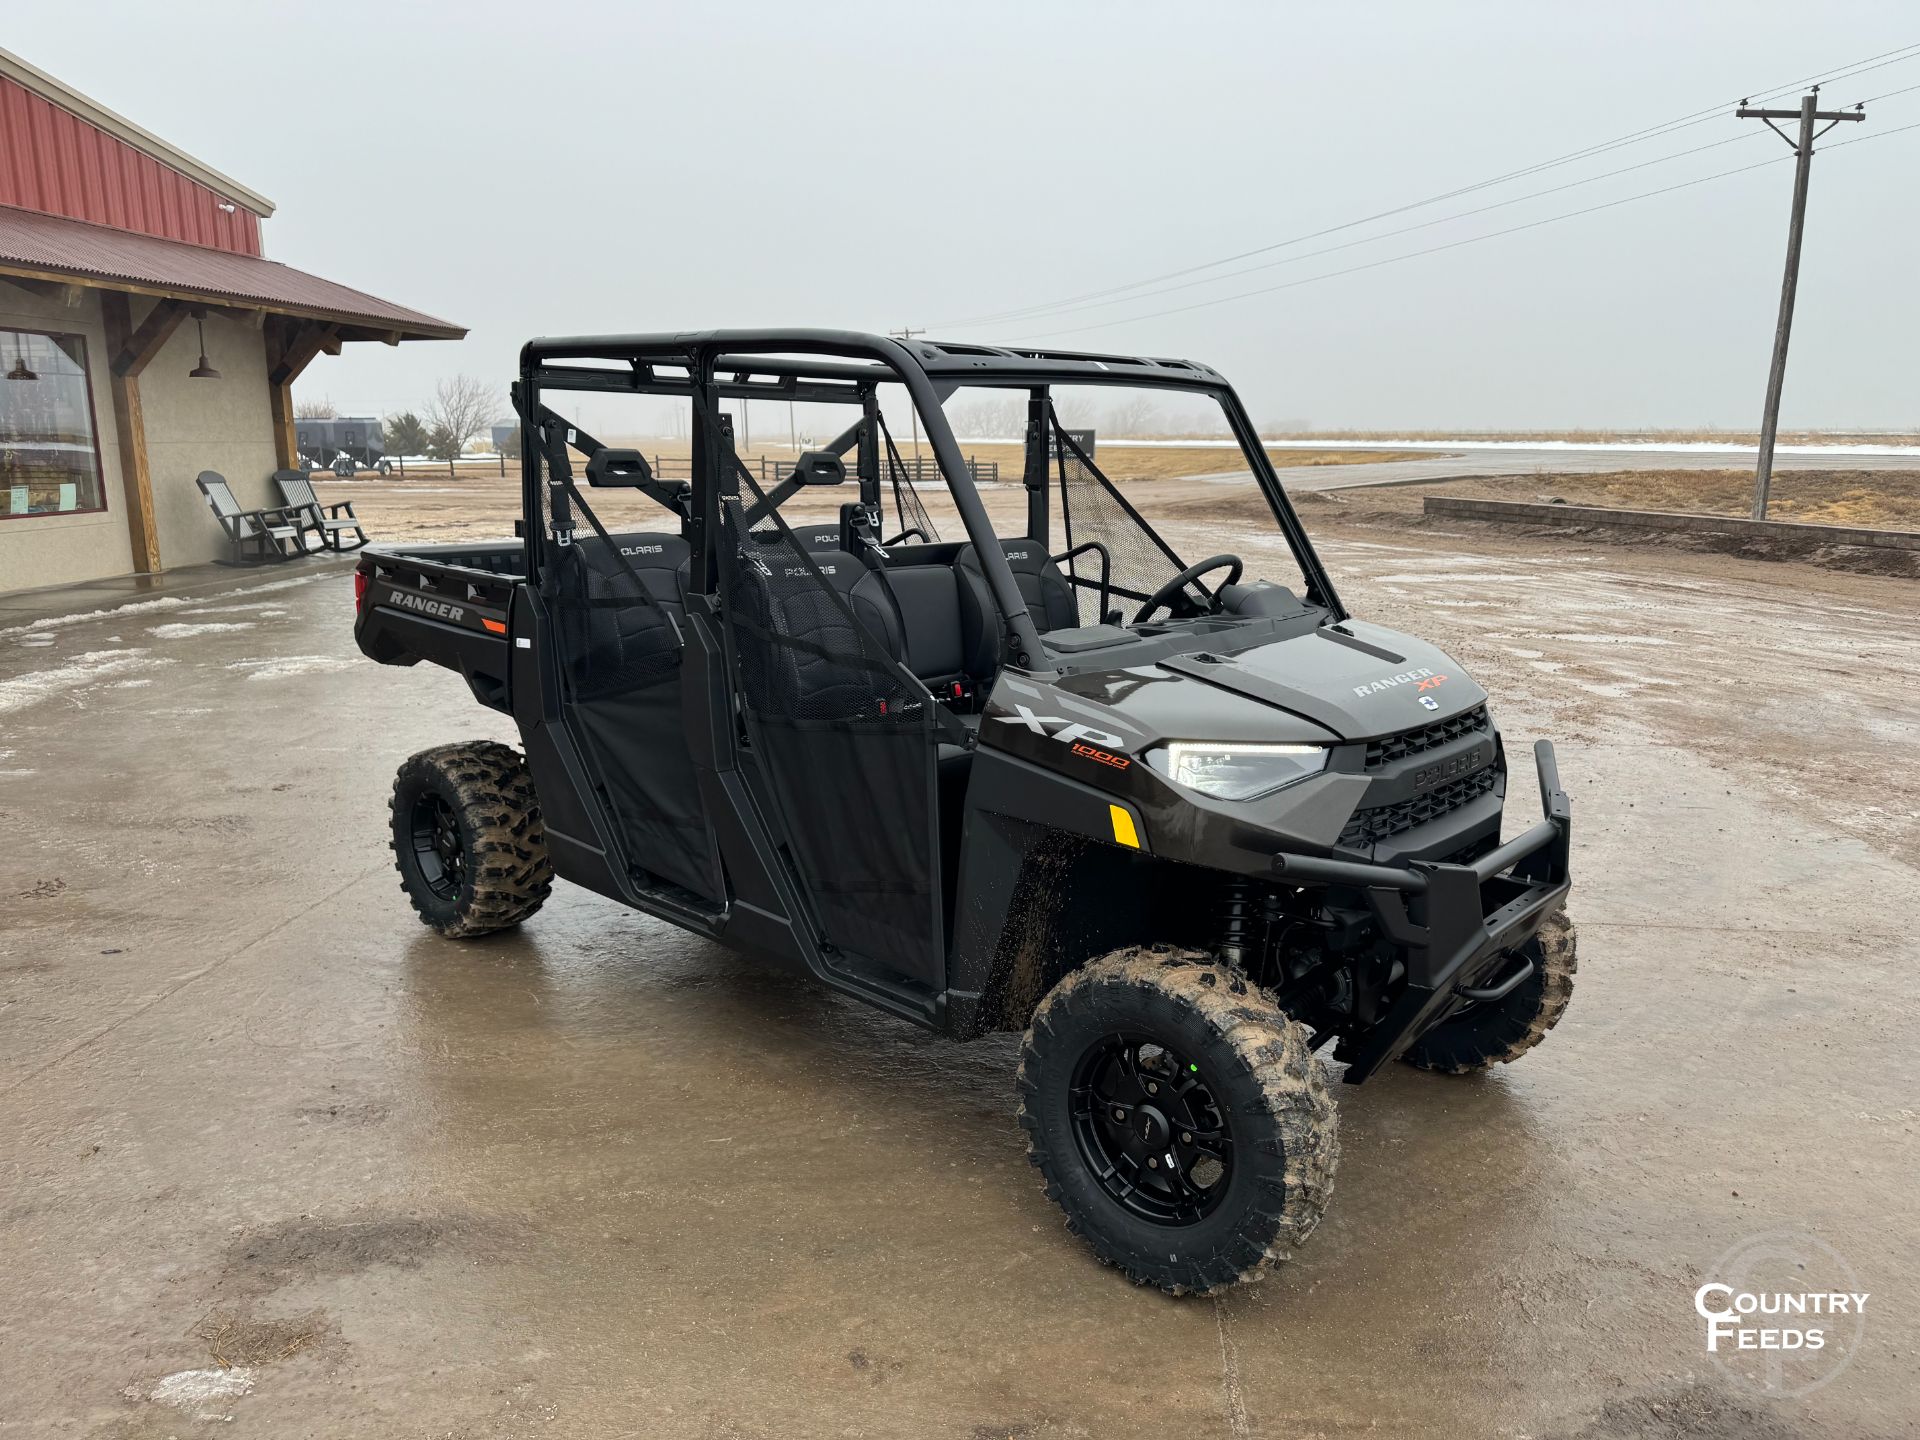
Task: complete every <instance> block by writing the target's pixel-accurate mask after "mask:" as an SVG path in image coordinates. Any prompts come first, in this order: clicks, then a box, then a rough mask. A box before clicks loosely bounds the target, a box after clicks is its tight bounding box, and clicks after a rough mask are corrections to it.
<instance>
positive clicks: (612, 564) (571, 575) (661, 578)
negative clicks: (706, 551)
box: [559, 531, 691, 695]
mask: <svg viewBox="0 0 1920 1440" xmlns="http://www.w3.org/2000/svg"><path fill="white" fill-rule="evenodd" d="M608 540H611V541H612V542H613V546H614V548H615V549H616V550H618V552H619V555H620V559H619V560H616V559H614V558H613V556H612V555H611V554H610V553H609V551H608V548H607V541H606V540H602V539H601V538H600V537H599V536H598V535H589V536H587V537H586V538H585V539H576V540H575V541H574V543H573V544H572V545H570V546H568V547H567V550H566V551H563V552H562V555H563V557H564V558H562V559H561V560H560V562H559V564H560V568H561V575H562V582H561V583H562V586H563V589H564V592H565V593H571V594H575V595H578V594H581V593H582V591H584V594H585V597H586V598H587V599H591V600H611V599H627V600H630V599H632V598H633V579H632V577H631V576H629V575H628V574H627V572H626V570H625V569H623V568H622V567H621V564H620V560H624V561H626V563H627V564H628V565H630V566H632V567H633V569H634V571H635V572H636V573H637V574H638V575H639V577H640V583H641V584H642V585H644V586H645V587H646V591H647V594H648V596H649V597H650V598H651V599H652V600H653V601H654V602H655V603H654V605H652V606H646V605H633V606H594V607H590V608H587V609H583V610H579V611H576V612H574V613H575V616H576V617H577V618H576V619H575V620H574V621H573V623H575V624H577V625H579V626H580V627H581V631H584V634H585V637H586V643H585V645H584V647H581V648H579V649H578V650H575V647H573V646H572V645H569V647H568V648H569V650H574V653H575V660H574V664H575V678H576V683H578V684H579V685H580V687H581V692H582V694H583V695H587V694H608V693H611V692H613V691H617V690H621V689H625V688H628V687H629V686H630V685H631V684H633V683H636V682H637V681H638V680H639V679H641V678H642V677H643V676H644V675H646V674H649V673H657V670H658V665H659V660H660V656H661V654H662V652H663V651H665V650H667V649H672V650H675V651H677V650H678V649H679V647H680V634H681V632H683V631H684V630H685V628H686V615H687V610H686V599H685V595H684V593H683V591H682V586H683V585H684V583H685V573H686V565H687V560H688V556H689V554H690V553H691V551H690V550H689V548H688V546H687V542H686V541H685V540H683V539H681V538H680V537H679V536H678V535H670V534H667V533H664V532H654V531H628V532H626V533H623V534H613V535H610V536H608ZM666 617H671V619H672V623H671V624H668V623H664V622H665V618H666ZM581 631H576V632H575V633H576V634H579V633H581Z"/></svg>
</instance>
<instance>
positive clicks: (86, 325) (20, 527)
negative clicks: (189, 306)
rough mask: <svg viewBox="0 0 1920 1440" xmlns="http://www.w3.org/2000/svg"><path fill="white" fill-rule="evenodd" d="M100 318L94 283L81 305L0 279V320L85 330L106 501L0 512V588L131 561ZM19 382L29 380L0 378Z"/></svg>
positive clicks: (82, 576)
mask: <svg viewBox="0 0 1920 1440" xmlns="http://www.w3.org/2000/svg"><path fill="white" fill-rule="evenodd" d="M104 323H105V322H104V321H103V319H102V317H101V310H100V292H98V291H96V290H88V291H84V292H82V295H81V301H80V304H78V305H76V306H68V305H67V304H65V303H64V302H63V301H61V300H60V299H58V298H56V297H52V296H39V295H32V294H29V293H28V292H27V291H25V290H22V289H19V288H18V287H17V286H13V285H7V284H4V283H0V327H18V328H20V329H23V330H48V331H56V332H59V333H63V334H69V335H82V336H85V337H86V342H87V376H88V379H89V381H90V383H91V385H92V388H93V421H94V428H95V430H96V431H97V432H98V437H99V443H100V464H101V481H102V486H103V493H104V495H105V497H106V502H107V508H106V509H105V510H103V511H97V512H94V513H91V514H80V515H22V516H7V517H4V518H0V590H24V589H27V588H29V587H31V586H35V585H59V584H65V583H68V582H71V581H75V580H97V579H99V578H101V577H102V576H105V575H125V574H126V573H128V571H130V570H131V569H132V568H133V550H132V546H131V545H130V544H129V542H128V539H127V504H126V494H125V492H124V491H123V490H122V488H121V484H120V447H119V444H118V443H117V441H116V439H115V436H114V426H113V396H112V394H111V393H110V392H109V390H108V386H107V361H108V356H107V341H106V335H105V331H104ZM264 353H265V351H264V347H263V349H262V354H263V356H264ZM189 367H191V362H189ZM24 383H29V382H24V381H9V380H5V379H0V385H7V384H24ZM264 403H265V400H264V390H263V399H262V404H263V405H264Z"/></svg>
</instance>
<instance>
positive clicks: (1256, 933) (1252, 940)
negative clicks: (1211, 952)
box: [1220, 875, 1262, 975]
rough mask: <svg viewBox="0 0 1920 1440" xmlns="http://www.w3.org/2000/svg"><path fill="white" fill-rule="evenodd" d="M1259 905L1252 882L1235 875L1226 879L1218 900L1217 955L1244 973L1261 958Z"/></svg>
mask: <svg viewBox="0 0 1920 1440" xmlns="http://www.w3.org/2000/svg"><path fill="white" fill-rule="evenodd" d="M1260 920H1261V908H1260V900H1259V897H1258V896H1256V895H1255V894H1254V890H1253V882H1252V881H1250V880H1248V879H1246V878H1245V877H1244V876H1240V875H1235V876H1233V877H1232V878H1231V879H1229V880H1228V881H1227V882H1226V885H1225V887H1224V889H1223V890H1222V892H1221V900H1220V958H1221V959H1222V960H1224V961H1226V963H1227V964H1229V965H1231V966H1232V967H1233V968H1234V969H1236V970H1238V971H1240V972H1241V973H1242V974H1243V975H1250V974H1252V973H1253V969H1254V967H1255V966H1256V965H1257V964H1258V963H1259V961H1260V959H1261V955H1260V948H1261V940H1262V936H1261V934H1260Z"/></svg>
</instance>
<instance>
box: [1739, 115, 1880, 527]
mask: <svg viewBox="0 0 1920 1440" xmlns="http://www.w3.org/2000/svg"><path fill="white" fill-rule="evenodd" d="M1819 104H1820V87H1819V86H1818V85H1816V86H1814V87H1813V89H1812V90H1810V91H1808V92H1807V93H1806V94H1805V95H1803V96H1801V97H1800V108H1799V109H1797V110H1749V109H1748V108H1747V102H1746V101H1744V100H1742V101H1741V102H1740V108H1739V109H1738V110H1736V111H1734V112H1733V113H1734V114H1735V116H1737V117H1738V118H1739V119H1742V120H1764V121H1766V123H1767V128H1768V129H1769V130H1771V131H1773V133H1774V134H1776V135H1778V136H1779V137H1780V138H1781V139H1782V140H1785V141H1786V142H1787V143H1788V144H1789V145H1791V146H1793V150H1794V154H1795V155H1796V156H1797V157H1798V158H1797V160H1796V161H1795V164H1794V170H1793V218H1792V220H1790V221H1789V222H1788V225H1787V272H1786V275H1785V277H1784V278H1783V279H1782V280H1781V282H1780V318H1779V320H1778V321H1777V322H1776V323H1775V325H1774V331H1773V366H1772V368H1771V369H1769V370H1768V371H1767V402H1766V409H1765V411H1764V413H1762V415H1761V416H1760V455H1759V459H1758V461H1757V463H1756V464H1755V465H1754V467H1753V518H1754V519H1756V520H1764V519H1766V518H1767V489H1768V487H1769V486H1771V485H1772V484H1773V439H1774V435H1775V434H1776V433H1777V432H1778V430H1779V428H1780V388H1781V386H1782V385H1784V384H1785V383H1786V379H1787V336H1788V333H1789V332H1790V331H1792V329H1793V297H1794V292H1795V290H1797V289H1798V288H1799V285H1800V232H1801V230H1802V229H1803V228H1804V227H1805V225H1806V222H1807V177H1808V175H1809V174H1810V173H1811V172H1812V169H1813V142H1814V141H1815V140H1817V139H1818V138H1819V137H1820V136H1822V135H1824V134H1826V133H1827V131H1828V130H1831V129H1832V128H1833V127H1834V126H1835V125H1838V124H1839V123H1840V122H1841V121H1842V120H1864V119H1866V118H1867V107H1866V106H1865V105H1864V104H1860V105H1856V106H1854V107H1853V109H1851V110H1821V109H1819V108H1818V106H1819ZM1776 120H1798V121H1799V122H1800V138H1799V139H1798V140H1795V139H1794V138H1793V137H1792V136H1790V135H1788V134H1787V132H1786V131H1784V130H1782V129H1781V128H1780V127H1779V126H1778V125H1776V124H1774V123H1773V122H1774V121H1776ZM1821 120H1824V121H1826V122H1827V124H1826V127H1825V129H1821V130H1815V129H1814V128H1813V127H1814V125H1815V124H1816V123H1818V122H1819V121H1821Z"/></svg>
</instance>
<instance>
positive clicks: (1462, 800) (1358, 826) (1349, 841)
mask: <svg viewBox="0 0 1920 1440" xmlns="http://www.w3.org/2000/svg"><path fill="white" fill-rule="evenodd" d="M1499 778H1500V770H1499V767H1498V766H1495V765H1489V766H1487V767H1486V768H1485V769H1484V770H1476V771H1475V772H1474V773H1473V774H1471V775H1465V776H1462V777H1461V778H1460V779H1458V780H1449V781H1448V782H1447V783H1446V784H1445V785H1436V786H1434V787H1433V789H1431V790H1429V791H1427V793H1426V794H1424V795H1416V796H1414V797H1413V799H1411V800H1402V801H1401V802H1400V803H1399V804H1397V805H1381V806H1378V807H1376V808H1374V809H1372V810H1356V811H1354V813H1353V818H1352V819H1351V820H1349V821H1347V828H1346V829H1344V830H1342V831H1341V832H1340V844H1341V845H1342V846H1343V847H1345V848H1346V849H1349V850H1364V849H1366V848H1367V847H1368V846H1369V845H1377V844H1379V843H1380V842H1381V841H1382V840H1386V839H1389V838H1391V837H1392V836H1395V835H1398V834H1400V833H1401V832H1402V831H1405V830H1411V829H1413V827H1414V826H1416V825H1424V824H1426V823H1427V821H1429V820H1437V819H1438V818H1439V817H1440V816H1442V815H1445V814H1446V813H1447V812H1448V811H1450V810H1458V809H1459V808H1460V807H1461V806H1462V805H1465V804H1466V803H1467V802H1468V801H1470V800H1478V799H1479V798H1480V797H1481V796H1482V795H1484V794H1486V793H1487V792H1488V791H1489V790H1491V789H1493V787H1494V783H1495V782H1496V781H1497V780H1498V779H1499Z"/></svg>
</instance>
